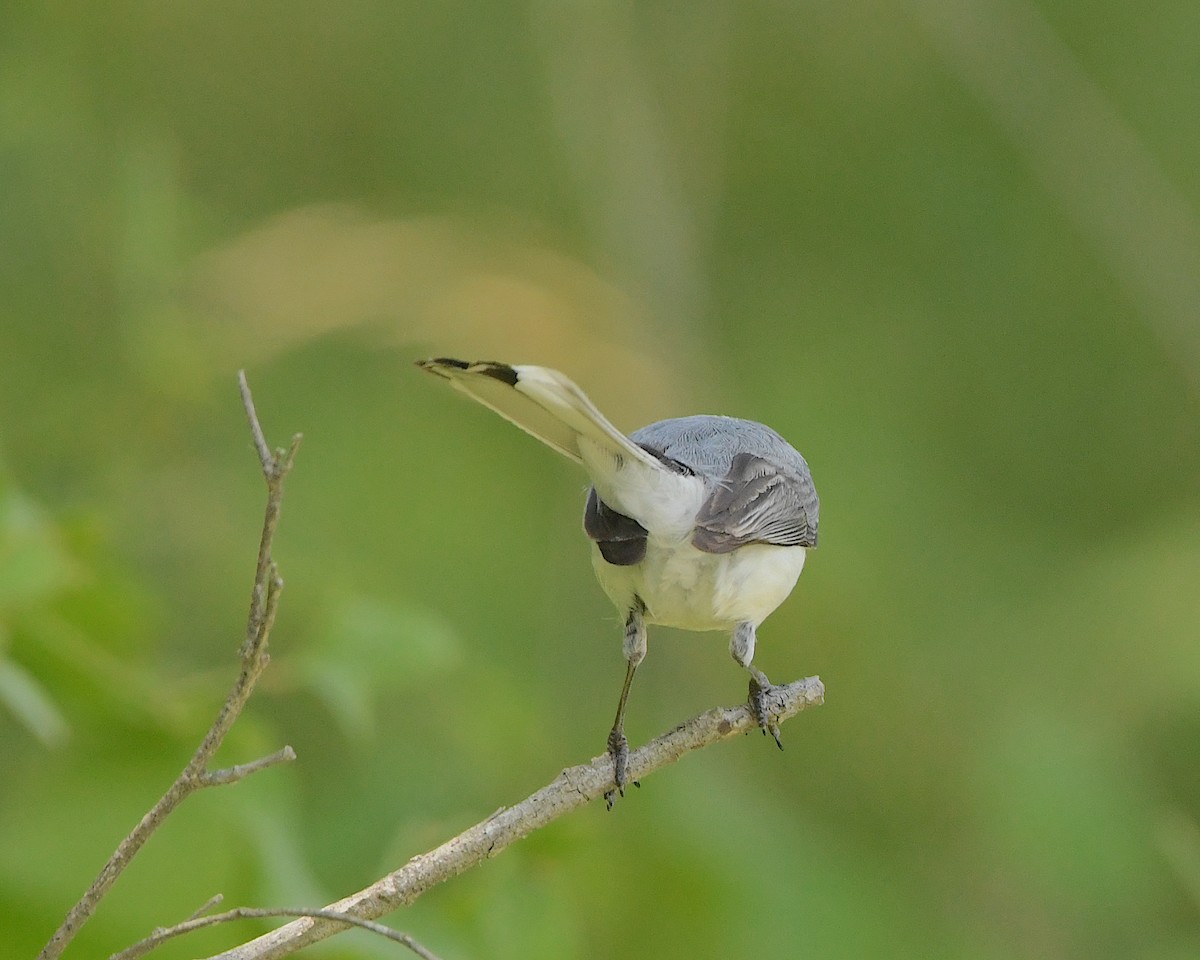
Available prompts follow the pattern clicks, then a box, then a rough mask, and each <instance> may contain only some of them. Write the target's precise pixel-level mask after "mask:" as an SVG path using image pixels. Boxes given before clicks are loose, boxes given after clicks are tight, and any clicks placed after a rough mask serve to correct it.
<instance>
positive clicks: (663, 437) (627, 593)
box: [417, 357, 820, 809]
mask: <svg viewBox="0 0 1200 960" xmlns="http://www.w3.org/2000/svg"><path fill="white" fill-rule="evenodd" d="M417 366H418V367H420V368H421V369H423V370H426V371H428V372H429V373H432V374H435V375H436V376H438V377H441V378H442V379H444V380H446V381H447V382H449V384H450V386H452V387H454V388H455V389H456V390H458V391H459V392H461V393H464V394H466V395H467V396H468V397H470V398H471V399H473V400H475V401H477V402H479V403H481V404H483V405H484V406H485V407H488V408H490V409H491V410H493V411H495V412H496V413H498V414H499V415H500V416H502V417H504V418H505V419H506V420H509V421H510V422H512V423H513V424H515V425H516V426H518V427H520V428H521V429H522V430H524V431H526V432H527V433H529V434H531V435H533V436H534V437H536V438H537V439H538V440H540V441H542V443H544V444H546V445H547V446H549V447H551V448H552V449H554V450H557V451H558V452H559V453H560V454H562V455H563V456H565V457H567V458H568V459H570V460H573V461H575V462H576V463H578V464H580V465H582V466H583V468H584V469H585V470H586V471H587V474H588V476H589V479H590V480H591V486H590V488H589V490H588V493H587V500H586V503H585V506H584V512H583V531H584V533H585V535H586V536H587V538H588V539H589V540H590V541H591V551H592V565H593V567H594V569H595V572H596V577H597V579H598V580H599V581H600V586H601V588H602V589H603V590H604V592H605V593H606V594H607V595H608V597H609V599H610V600H611V601H612V602H613V604H614V605H615V606H616V608H617V611H618V613H619V615H620V617H621V621H622V623H623V627H624V639H623V642H622V652H623V654H624V658H625V681H624V684H623V685H622V687H621V695H620V699H619V700H618V702H617V713H616V718H615V719H614V721H613V726H612V729H611V731H610V732H609V735H608V739H607V752H608V754H609V755H610V756H611V757H612V763H613V786H612V788H610V789H609V790H608V791H607V792H606V793H605V800H606V802H607V805H608V808H609V809H611V808H612V805H613V802H614V796H615V794H619V795H621V796H624V795H625V788H626V786H627V785H628V783H629V741H628V739H627V737H626V736H625V710H626V706H627V703H628V700H629V691H630V688H631V687H632V685H633V678H634V674H635V673H636V672H637V668H638V666H639V665H640V664H641V663H642V661H643V660H644V659H645V656H646V649H647V630H646V627H647V624H658V625H663V626H668V627H677V628H681V629H684V630H694V631H715V630H719V631H727V632H728V633H729V637H730V640H729V652H730V654H731V655H732V657H733V659H734V660H735V661H737V663H739V664H740V665H741V666H742V667H743V668H745V670H746V671H747V672H748V673H749V675H750V680H749V694H748V698H747V702H748V704H749V707H750V709H751V711H752V713H753V714H754V718H755V719H756V720H757V722H758V725H759V727H760V728H761V729H762V731H763V733H764V734H766V733H770V734H771V736H772V737H773V738H774V740H775V743H776V744H777V745H778V746H779V747H780V749H782V748H783V743H782V741H781V740H780V737H779V726H778V722H777V721H776V719H775V717H774V716H773V714H772V710H771V706H770V703H771V691H772V685H771V682H770V681H769V680H768V679H767V676H766V674H765V673H763V672H762V670H760V669H759V668H758V666H757V665H756V664H755V662H754V652H755V641H756V638H757V630H758V627H759V626H760V625H761V624H762V622H763V621H764V620H765V619H766V618H767V617H768V616H769V615H770V614H771V613H772V612H773V611H774V610H775V609H776V608H777V607H778V606H779V605H780V604H781V603H782V602H783V601H784V600H785V599H786V598H787V597H788V595H789V594H790V593H791V592H792V589H793V587H795V585H796V581H797V580H798V579H799V577H800V572H801V570H803V568H804V560H805V557H806V555H807V551H808V550H809V549H811V548H813V547H815V546H816V545H817V521H818V513H819V508H820V502H819V500H818V497H817V491H816V487H815V486H814V484H813V479H812V474H811V473H810V471H809V468H808V463H807V462H806V461H805V459H804V457H803V456H801V455H800V453H799V451H797V450H796V449H795V448H794V447H793V446H792V445H791V444H790V443H788V442H787V441H786V440H784V439H783V437H781V436H780V435H779V434H778V433H776V432H775V431H774V430H772V429H771V428H770V427H767V426H764V425H763V424H761V423H757V422H755V421H753V420H742V419H738V418H736V417H725V416H715V415H694V416H685V417H678V418H673V419H669V420H660V421H658V422H656V423H652V424H650V425H649V426H646V427H642V428H641V429H640V430H635V431H634V432H633V433H631V434H629V435H628V436H626V435H625V434H623V433H621V431H619V430H618V429H617V428H616V427H614V426H613V425H612V423H611V422H610V421H609V420H608V419H607V418H606V417H605V416H604V415H603V414H602V413H601V412H600V411H599V410H598V409H597V408H596V406H595V405H594V404H593V403H592V402H591V400H589V399H588V397H587V395H586V394H585V393H584V392H583V391H582V390H581V389H580V388H579V387H578V386H576V385H575V383H574V382H572V381H571V380H570V379H569V378H567V377H566V376H565V375H564V374H562V373H560V372H558V371H557V370H552V369H550V368H548V367H540V366H534V365H528V364H525V365H521V364H508V363H500V362H497V361H490V360H479V361H468V360H458V359H453V358H450V357H436V358H432V359H429V360H420V361H417ZM635 782H636V781H635Z"/></svg>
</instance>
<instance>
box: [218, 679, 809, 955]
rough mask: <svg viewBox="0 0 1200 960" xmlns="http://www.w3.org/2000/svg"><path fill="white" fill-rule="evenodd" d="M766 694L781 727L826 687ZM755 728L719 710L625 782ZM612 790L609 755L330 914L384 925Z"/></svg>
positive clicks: (327, 929) (254, 943) (317, 929)
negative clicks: (431, 890) (393, 915)
mask: <svg viewBox="0 0 1200 960" xmlns="http://www.w3.org/2000/svg"><path fill="white" fill-rule="evenodd" d="M771 694H772V698H773V702H772V704H771V706H772V708H773V710H774V711H775V713H776V719H777V721H778V722H779V723H783V721H785V720H787V719H789V718H790V717H793V716H795V715H796V714H797V713H799V712H800V711H801V710H803V709H805V708H806V707H812V706H816V705H818V704H821V703H823V702H824V698H825V687H824V686H823V685H822V683H821V681H820V679H819V678H817V677H809V678H808V679H807V680H797V681H796V682H795V683H790V684H787V685H786V686H782V687H773V688H772V690H771ZM757 728H758V721H757V720H756V719H755V717H754V715H753V714H752V713H751V711H750V709H749V707H747V706H746V705H744V704H743V705H740V706H736V707H716V708H714V709H712V710H709V711H707V712H706V713H702V714H700V715H699V716H698V717H693V718H692V719H691V720H688V721H687V722H686V723H683V724H680V725H679V726H678V727H676V728H675V729H674V730H672V731H670V732H669V733H665V734H663V735H662V736H661V737H659V738H658V739H656V740H652V741H651V742H650V743H648V744H646V745H645V746H643V747H640V748H638V749H637V750H634V751H633V752H632V753H631V754H630V756H629V778H630V779H631V780H640V779H645V777H646V776H647V775H649V774H650V773H653V772H654V771H655V770H657V769H659V768H660V767H663V766H665V765H667V764H669V763H674V762H675V761H676V760H679V759H680V758H681V757H682V756H684V754H686V753H689V752H691V751H692V750H698V749H699V748H701V747H705V746H707V745H709V744H710V743H716V742H717V741H719V740H728V739H730V738H731V737H736V736H738V735H739V734H745V733H749V732H751V731H752V730H755V729H757ZM612 786H613V766H612V758H611V757H609V755H608V754H602V755H601V756H599V757H596V758H594V759H593V760H592V761H591V762H590V763H585V764H581V765H580V766H577V767H571V768H569V769H567V770H564V771H563V772H562V773H561V774H559V775H558V777H556V778H555V779H554V780H553V781H552V782H551V783H550V784H548V785H547V786H545V787H543V788H542V789H541V790H539V791H538V792H537V793H535V794H533V795H532V796H530V797H527V798H526V799H524V800H522V801H521V802H520V803H518V804H516V806H513V807H502V808H501V809H500V810H498V811H497V812H496V813H494V814H492V815H491V816H490V817H488V818H487V819H486V820H483V821H481V822H480V823H477V824H475V826H473V827H470V828H469V829H467V830H465V831H463V832H462V833H460V834H459V835H458V836H456V837H454V838H453V839H451V840H448V841H446V842H445V843H443V844H442V845H441V846H440V847H438V848H437V849H436V850H432V851H430V852H429V853H425V854H421V855H420V856H416V857H413V859H411V860H410V861H409V862H408V863H406V864H405V865H404V866H403V867H401V868H400V869H399V870H396V871H394V872H393V873H389V874H388V875H387V876H386V877H383V878H382V879H380V880H377V881H376V882H375V883H373V884H371V886H369V887H366V888H365V889H363V890H360V891H359V892H358V893H355V894H352V895H351V896H349V897H346V898H345V899H343V900H339V901H338V902H337V903H334V904H331V905H330V907H329V909H330V910H333V911H335V912H337V913H338V914H349V915H352V916H355V917H359V918H362V919H374V918H376V917H381V916H383V915H384V914H387V913H390V912H391V911H393V910H396V909H398V908H400V907H403V906H406V905H408V904H410V903H412V902H413V901H414V900H416V899H417V897H419V896H420V895H421V894H422V893H424V892H425V891H426V890H428V889H429V888H430V887H433V886H435V885H437V884H439V883H442V882H443V881H445V880H449V879H450V878H451V877H455V876H457V875H458V874H460V873H462V872H463V871H464V870H467V869H469V868H471V867H473V866H475V865H476V864H478V863H480V862H481V861H483V860H485V859H487V858H489V857H492V856H495V855H496V854H497V853H499V852H500V851H501V850H503V849H504V848H505V847H507V846H508V845H509V844H511V843H514V842H515V841H517V840H520V839H521V838H522V837H525V836H527V835H528V834H530V833H532V832H533V831H534V830H537V829H538V828H540V827H544V826H545V825H546V824H548V823H550V822H551V821H553V820H556V819H558V818H559V817H561V816H563V815H564V814H567V813H570V812H571V811H573V810H576V809H578V808H579V807H581V806H583V805H584V804H585V803H587V802H588V801H589V800H595V799H597V798H599V797H601V796H603V794H604V793H605V791H607V790H611V789H612ZM344 929H346V927H345V921H344V920H343V921H341V922H338V921H334V920H329V919H326V918H324V917H322V916H320V915H317V914H314V915H311V916H309V915H306V916H305V918H303V919H299V920H294V921H292V922H291V923H288V924H285V925H284V926H282V927H280V928H279V929H277V930H273V931H271V932H270V933H267V934H264V935H263V936H261V937H258V938H257V939H255V940H251V941H250V942H249V943H244V944H241V945H240V946H237V947H234V948H233V949H231V950H226V951H225V952H224V953H220V954H216V955H215V956H212V957H209V958H208V960H276V958H279V957H284V956H287V955H289V954H291V953H295V952H296V951H297V950H299V949H301V948H302V947H306V946H308V945H309V944H312V943H316V942H317V941H319V940H324V939H325V938H327V937H330V936H332V935H333V934H335V933H339V932H341V931H342V930H344Z"/></svg>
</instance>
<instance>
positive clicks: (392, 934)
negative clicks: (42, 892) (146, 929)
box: [108, 907, 439, 960]
mask: <svg viewBox="0 0 1200 960" xmlns="http://www.w3.org/2000/svg"><path fill="white" fill-rule="evenodd" d="M264 917H315V918H318V919H321V920H328V921H331V922H333V923H336V924H339V925H342V926H345V927H360V928H362V929H363V930H370V931H371V933H377V934H379V935H380V936H381V937H386V938H387V939H388V940H393V941H395V942H396V943H400V944H403V945H404V946H406V947H408V949H409V950H411V951H412V952H413V953H415V954H416V955H417V956H418V957H420V958H421V960H439V958H438V955H437V954H436V953H434V952H433V951H432V950H430V949H429V948H428V947H426V946H424V945H422V944H421V943H420V942H419V941H417V940H414V939H413V938H412V937H411V936H410V935H409V934H407V933H401V932H400V931H399V930H395V929H393V928H392V927H388V926H384V924H382V923H376V922H375V921H374V920H364V919H363V918H362V917H355V916H352V915H351V914H348V913H342V912H340V911H338V910H330V909H312V910H309V909H306V908H303V907H297V908H292V907H271V908H266V909H259V908H257V907H237V908H235V909H233V910H226V911H225V912H224V913H214V914H212V915H211V916H207V917H194V918H192V919H190V920H186V921H184V922H183V923H178V924H176V925H175V926H173V927H159V928H158V929H157V930H155V931H154V932H153V933H152V934H150V936H148V937H147V938H146V939H145V940H141V941H139V942H138V943H135V944H134V945H133V946H132V947H127V948H126V949H124V950H122V951H121V952H120V953H114V954H113V955H112V956H110V957H109V958H108V960H137V958H138V957H142V956H145V955H146V954H147V953H149V952H150V951H151V950H153V949H155V948H156V947H158V946H159V945H160V944H163V943H165V942H166V941H168V940H171V939H173V938H174V937H179V936H182V935H183V934H185V933H191V932H192V931H193V930H199V929H201V928H202V927H211V926H213V925H214V924H218V923H229V922H230V921H232V920H254V919H259V918H264Z"/></svg>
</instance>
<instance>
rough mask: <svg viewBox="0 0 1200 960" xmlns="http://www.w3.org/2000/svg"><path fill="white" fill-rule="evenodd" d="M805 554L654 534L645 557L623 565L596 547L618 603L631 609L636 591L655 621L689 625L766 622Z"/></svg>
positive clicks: (607, 588)
mask: <svg viewBox="0 0 1200 960" xmlns="http://www.w3.org/2000/svg"><path fill="white" fill-rule="evenodd" d="M804 557H805V550H804V548H803V547H777V546H773V545H771V544H749V545H747V546H744V547H740V548H739V549H737V550H735V551H733V552H732V553H722V554H715V553H703V552H702V551H700V550H697V549H696V548H695V547H693V546H692V545H691V543H690V542H689V541H688V540H682V541H681V540H664V539H661V538H657V537H654V536H651V537H650V538H649V540H648V542H647V544H646V557H645V559H644V560H642V562H641V563H638V564H633V565H631V566H627V567H619V566H614V565H613V564H610V563H608V562H606V561H605V560H604V558H603V557H602V556H601V555H600V551H599V549H598V548H596V547H595V546H593V548H592V564H593V566H594V567H595V568H596V576H597V578H598V579H599V581H600V585H601V587H603V588H604V592H605V593H606V594H608V596H609V599H611V600H612V601H613V603H615V604H616V605H617V608H618V609H620V610H628V609H630V607H631V606H632V605H633V597H634V596H635V595H636V596H638V597H641V599H642V602H643V603H644V604H645V605H646V619H647V620H648V621H649V622H651V623H660V624H663V625H664V626H669V627H679V628H681V629H684V630H728V629H731V628H732V627H733V626H734V625H735V624H737V623H741V622H743V621H748V622H750V623H753V624H756V625H757V624H759V623H762V621H763V620H765V619H766V618H767V616H768V615H770V613H771V612H772V611H773V610H774V609H775V608H776V607H778V606H779V605H780V604H781V603H783V601H784V600H785V599H787V596H788V594H789V593H791V592H792V588H793V587H794V586H795V585H796V580H797V579H798V578H799V576H800V571H801V570H802V569H803V568H804Z"/></svg>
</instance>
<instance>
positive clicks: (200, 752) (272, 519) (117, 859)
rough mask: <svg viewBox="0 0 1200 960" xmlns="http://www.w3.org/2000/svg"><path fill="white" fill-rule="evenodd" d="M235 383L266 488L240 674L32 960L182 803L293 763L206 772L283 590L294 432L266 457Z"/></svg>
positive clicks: (248, 686)
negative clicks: (282, 536)
mask: <svg viewBox="0 0 1200 960" xmlns="http://www.w3.org/2000/svg"><path fill="white" fill-rule="evenodd" d="M238 385H239V387H240V389H241V393H242V404H243V406H244V407H245V409H246V418H247V419H248V420H249V423H250V433H251V436H252V438H253V440H254V447H255V450H256V451H257V453H258V457H259V461H260V462H261V464H262V472H263V478H264V479H265V480H266V482H267V506H266V512H265V515H264V518H263V530H262V537H261V538H260V540H259V546H258V562H257V565H256V567H255V575H254V588H253V590H252V591H251V595H250V613H249V616H248V617H247V620H246V636H245V639H244V640H243V642H242V646H241V670H240V672H239V674H238V678H237V680H236V681H235V683H234V685H233V689H232V690H230V692H229V696H228V697H226V698H225V703H224V704H223V705H222V707H221V711H220V713H219V714H218V715H217V719H216V720H215V721H213V725H212V726H211V727H210V728H209V730H208V733H207V734H205V736H204V739H203V740H202V741H201V742H200V746H198V747H197V748H196V752H195V753H194V754H192V759H191V760H190V761H188V764H187V766H186V767H184V769H183V772H182V773H180V774H179V776H178V777H177V778H176V779H175V782H174V783H172V784H171V786H170V787H169V788H168V790H167V792H166V793H164V794H163V795H162V797H161V798H160V799H159V801H158V802H157V803H156V804H155V805H154V806H153V807H151V808H150V810H149V811H148V812H147V813H146V814H145V816H143V817H142V819H141V821H140V822H139V823H138V825H137V826H136V827H134V828H133V830H132V831H130V833H129V835H128V836H126V837H125V839H124V840H122V841H121V843H120V844H119V845H118V846H117V849H116V851H115V852H114V853H113V855H112V856H111V857H109V859H108V862H107V863H105V864H104V866H103V867H102V868H101V870H100V873H99V875H98V876H97V877H96V879H95V880H94V881H92V885H91V886H90V887H89V888H88V890H87V892H86V893H85V894H84V895H83V896H82V897H81V898H80V899H79V902H78V903H76V904H75V905H74V906H73V907H72V908H71V909H70V911H69V912H68V913H67V916H66V918H65V919H64V920H63V922H62V924H61V925H60V926H59V928H58V929H57V930H56V931H55V932H54V935H53V936H52V937H51V938H50V940H49V941H48V942H47V944H46V946H45V947H43V948H42V952H41V953H40V954H38V960H55V958H57V957H59V956H61V954H62V952H63V951H64V950H65V949H66V948H67V946H68V945H69V944H70V943H71V941H72V940H74V939H75V936H76V934H78V932H79V930H80V928H82V927H83V925H84V924H85V923H87V921H88V920H89V919H90V918H91V916H92V914H93V913H95V911H96V907H97V906H98V905H99V903H100V901H101V899H103V897H104V895H105V894H106V893H107V892H108V891H109V889H110V888H111V887H112V885H113V883H115V882H116V879H117V877H119V876H120V875H121V873H122V872H123V871H124V870H125V868H126V867H127V866H128V865H129V863H130V861H131V860H132V859H133V858H134V856H135V855H136V854H137V852H138V851H139V850H141V848H142V846H143V844H145V842H146V841H147V840H148V839H150V837H151V835H152V834H153V833H154V831H156V830H157V829H158V828H159V827H160V826H161V825H162V823H163V821H164V820H166V818H167V817H168V816H169V815H170V814H171V812H172V811H173V810H174V809H175V808H176V807H177V806H179V804H180V803H182V802H183V801H184V800H185V799H186V798H187V797H189V796H191V795H192V794H193V793H195V792H196V791H197V790H203V789H204V788H205V787H211V786H217V785H221V784H227V783H236V782H237V781H238V780H241V779H243V778H244V777H247V776H249V775H250V774H252V773H256V772H257V771H259V770H262V769H265V768H266V767H269V766H274V765H275V764H277V763H283V762H286V761H289V760H294V759H295V757H296V755H295V753H293V752H292V748H291V747H284V748H283V749H281V750H278V751H276V752H275V753H273V754H271V755H270V756H268V757H263V758H261V759H259V760H255V761H252V762H250V763H244V764H238V765H237V766H234V767H229V768H227V769H225V770H209V769H208V766H209V764H210V763H211V762H212V759H213V757H214V756H215V755H216V752H217V750H219V749H220V747H221V744H222V743H223V742H224V741H225V737H226V735H227V734H228V733H229V731H230V729H231V728H232V727H233V724H234V722H235V721H236V720H237V718H238V717H239V716H240V715H241V713H242V709H243V708H244V707H245V706H246V701H248V700H249V699H250V695H251V694H252V693H253V692H254V687H255V684H256V683H257V682H258V678H259V676H260V675H261V674H262V672H263V670H264V669H265V668H266V666H267V663H268V662H269V660H270V657H269V655H268V653H267V642H268V640H269V639H270V635H271V627H272V626H273V625H274V622H275V611H276V609H277V608H278V606H279V594H280V592H281V591H282V590H283V580H281V579H280V577H279V571H278V570H277V569H276V567H275V562H274V561H273V560H272V559H271V544H272V542H273V541H274V538H275V528H276V526H277V525H278V523H279V508H280V504H281V503H282V500H283V481H284V478H285V477H286V476H287V474H288V471H289V470H291V468H292V461H293V459H294V458H295V456H296V450H297V448H298V446H299V444H300V434H296V435H295V436H294V437H293V438H292V444H291V447H290V448H289V449H288V450H276V451H274V452H272V451H271V450H270V448H269V447H268V446H267V442H266V439H265V438H264V436H263V431H262V426H261V425H260V424H259V422H258V416H257V414H256V413H255V411H254V401H253V399H252V398H251V396H250V388H249V386H248V385H247V383H246V375H245V373H243V372H239V373H238Z"/></svg>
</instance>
